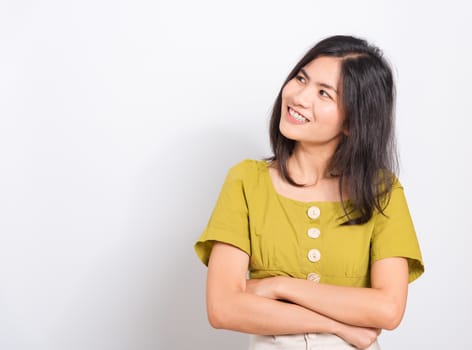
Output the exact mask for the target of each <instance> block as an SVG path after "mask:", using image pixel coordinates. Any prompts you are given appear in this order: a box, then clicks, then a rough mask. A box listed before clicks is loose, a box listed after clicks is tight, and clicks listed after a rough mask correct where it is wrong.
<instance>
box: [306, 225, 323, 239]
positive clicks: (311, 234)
mask: <svg viewBox="0 0 472 350" xmlns="http://www.w3.org/2000/svg"><path fill="white" fill-rule="evenodd" d="M320 233H321V232H320V230H319V229H317V228H316V227H312V228H309V229H308V237H311V238H318V237H319V236H320Z"/></svg>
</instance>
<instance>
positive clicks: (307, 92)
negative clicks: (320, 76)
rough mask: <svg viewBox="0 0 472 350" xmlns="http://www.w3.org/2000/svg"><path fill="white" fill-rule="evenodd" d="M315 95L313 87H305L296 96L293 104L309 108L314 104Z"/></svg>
mask: <svg viewBox="0 0 472 350" xmlns="http://www.w3.org/2000/svg"><path fill="white" fill-rule="evenodd" d="M315 93H316V92H315V91H314V89H313V88H312V87H311V86H304V87H303V88H301V89H299V90H298V91H297V92H296V93H295V94H294V96H293V102H294V103H295V104H296V105H299V106H301V107H304V108H309V107H311V106H312V104H313V101H314V97H315Z"/></svg>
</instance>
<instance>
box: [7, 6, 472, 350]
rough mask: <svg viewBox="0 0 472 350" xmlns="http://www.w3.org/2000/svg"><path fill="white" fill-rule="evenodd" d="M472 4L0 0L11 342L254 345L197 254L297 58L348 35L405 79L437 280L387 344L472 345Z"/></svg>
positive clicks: (420, 217)
mask: <svg viewBox="0 0 472 350" xmlns="http://www.w3.org/2000/svg"><path fill="white" fill-rule="evenodd" d="M470 13H471V9H470V5H468V2H466V1H459V0H451V1H447V2H434V1H433V2H431V1H389V2H387V1H375V0H372V1H344V2H343V1H331V2H328V1H324V2H321V1H268V0H267V1H248V0H240V1H237V2H236V1H235V2H226V1H208V0H203V1H172V2H171V1H167V2H164V1H144V0H138V1H131V0H122V1H105V0H94V1H90V0H85V1H74V2H72V1H59V0H58V1H51V0H45V1H13V0H2V1H1V2H0V118H1V119H0V349H5V350H7V349H8V350H20V349H21V350H23V349H35V350H79V349H80V350H82V349H84V350H85V349H87V350H121V349H130V350H148V349H186V348H192V349H215V350H216V349H221V348H224V349H227V350H239V349H245V348H246V343H247V337H246V336H245V335H241V334H237V333H234V332H227V331H217V330H213V329H212V328H211V327H210V326H209V325H208V322H207V318H206V313H205V305H204V287H205V274H206V268H205V267H204V266H203V265H202V264H201V263H200V262H199V260H198V259H197V258H196V256H195V254H194V251H193V243H194V241H195V240H196V239H197V238H198V236H199V235H200V233H201V231H202V230H203V228H204V227H205V225H206V223H207V220H208V218H209V216H210V213H211V210H212V208H213V205H214V203H215V199H216V197H217V195H218V192H219V190H220V186H221V184H222V182H223V180H224V176H225V174H226V172H227V170H228V168H229V167H230V166H231V165H233V164H235V163H237V162H239V161H240V160H242V159H244V158H262V157H265V156H268V155H270V149H269V144H268V135H267V134H268V133H267V125H268V116H269V111H270V109H271V105H272V103H273V101H274V99H275V96H276V94H277V92H278V90H279V88H280V85H281V83H282V82H283V80H284V78H285V76H286V75H287V74H288V72H289V71H290V69H291V68H292V66H293V65H294V64H295V63H296V61H297V60H298V59H299V58H300V57H301V56H302V55H303V54H304V52H305V51H306V50H307V49H308V48H310V47H311V46H312V45H313V44H314V43H315V42H317V41H318V40H320V39H322V38H324V37H326V36H328V35H333V34H353V35H357V36H361V37H364V38H367V39H368V40H370V41H372V42H373V43H375V44H377V45H379V46H380V47H381V48H382V49H383V50H384V52H385V54H386V56H387V57H388V58H389V59H390V61H391V62H392V64H393V66H394V68H395V74H396V79H397V89H398V106H397V127H398V142H399V146H400V147H399V148H400V154H401V165H402V168H401V170H402V171H401V174H400V179H401V181H402V183H403V185H404V187H405V191H406V195H407V198H408V200H409V205H410V210H411V213H412V216H413V218H414V222H415V226H416V229H417V232H418V238H419V240H420V244H421V247H422V250H423V256H424V260H425V264H426V273H425V274H424V276H423V277H421V278H420V279H419V280H418V281H416V282H414V283H413V284H412V285H411V288H410V293H409V301H408V309H407V312H406V315H405V318H404V321H403V323H402V325H401V326H400V327H399V328H398V329H397V330H395V331H393V332H384V333H383V334H382V335H381V338H380V341H381V343H382V344H383V349H385V350H388V349H392V350H393V349H428V350H434V349H438V350H439V349H445V348H447V349H449V348H451V349H452V348H454V349H469V348H471V347H472V340H471V338H470V336H469V334H468V331H469V328H470V325H471V324H472V316H471V315H472V312H471V311H472V301H471V300H472V299H471V298H470V287H471V282H472V281H471V280H472V277H471V276H472V264H471V263H470V260H469V259H468V255H469V254H470V247H471V246H472V239H471V230H470V217H469V215H470V213H469V212H470V208H469V205H468V203H469V201H470V198H471V196H472V193H471V190H470V165H469V164H470V159H472V155H471V149H472V147H471V137H470V130H471V122H470V118H471V114H470V111H471V109H472V108H471V107H472V105H471V104H472V102H471V101H472V99H471V98H470V97H469V95H470V91H471V90H470V81H471V79H472V72H471V64H470V62H471V61H472V48H471V44H470V43H471V41H470V34H471V31H472V27H471V24H470Z"/></svg>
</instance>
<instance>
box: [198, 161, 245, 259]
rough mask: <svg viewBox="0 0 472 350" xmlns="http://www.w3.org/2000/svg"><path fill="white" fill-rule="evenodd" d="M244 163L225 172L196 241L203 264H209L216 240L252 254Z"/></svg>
mask: <svg viewBox="0 0 472 350" xmlns="http://www.w3.org/2000/svg"><path fill="white" fill-rule="evenodd" d="M243 165H244V163H242V164H240V165H237V166H235V167H233V168H231V169H230V171H229V172H228V175H227V176H226V179H225V182H224V184H223V187H222V189H221V192H220V195H219V197H218V200H217V202H216V205H215V208H214V209H213V213H212V215H211V217H210V220H209V222H208V225H207V227H206V229H205V230H204V231H203V233H202V235H201V236H200V238H199V240H198V241H197V242H196V243H195V252H196V253H197V256H198V257H199V258H200V260H201V261H202V262H203V263H204V264H205V265H208V260H209V259H210V254H211V250H212V248H213V244H214V243H215V242H216V241H218V242H223V243H228V244H231V245H233V246H235V247H237V248H239V249H241V250H243V251H244V252H246V253H247V254H248V255H250V254H251V244H250V238H249V219H248V208H247V203H246V197H245V193H244V182H243V176H244V169H243Z"/></svg>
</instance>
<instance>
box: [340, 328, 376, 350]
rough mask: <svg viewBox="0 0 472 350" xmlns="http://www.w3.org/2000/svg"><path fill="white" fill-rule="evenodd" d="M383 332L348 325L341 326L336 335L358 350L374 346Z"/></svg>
mask: <svg viewBox="0 0 472 350" xmlns="http://www.w3.org/2000/svg"><path fill="white" fill-rule="evenodd" d="M380 332H381V330H380V329H376V328H365V327H355V326H350V325H347V324H342V323H341V324H339V325H338V329H337V330H336V333H335V334H336V335H337V336H338V337H340V338H343V339H344V340H345V341H346V342H348V343H349V344H351V345H354V346H355V347H356V348H358V349H366V348H368V347H369V346H370V345H372V343H373V342H375V340H377V337H378V336H379V334H380Z"/></svg>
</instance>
